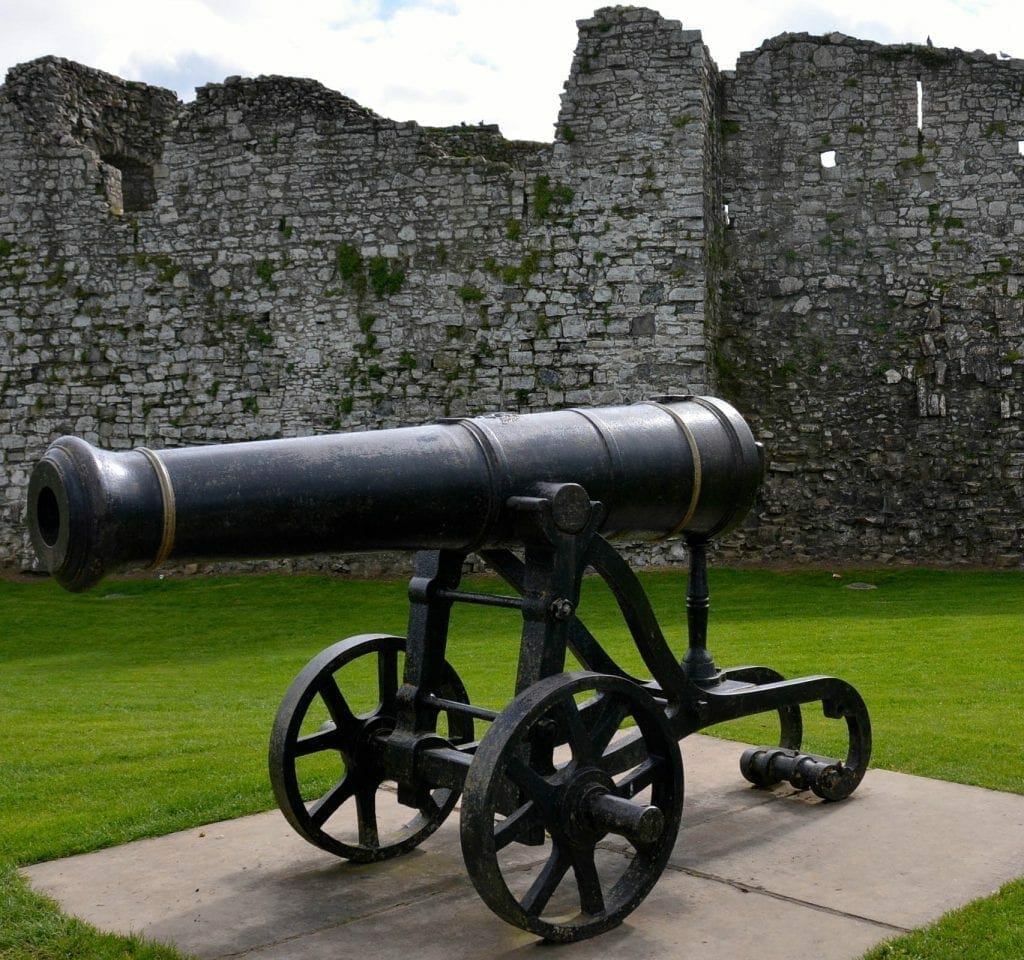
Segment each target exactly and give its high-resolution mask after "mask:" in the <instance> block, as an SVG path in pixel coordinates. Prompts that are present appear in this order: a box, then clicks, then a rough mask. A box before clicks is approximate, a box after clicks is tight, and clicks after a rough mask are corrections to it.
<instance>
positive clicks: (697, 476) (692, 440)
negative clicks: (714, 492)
mask: <svg viewBox="0 0 1024 960" xmlns="http://www.w3.org/2000/svg"><path fill="white" fill-rule="evenodd" d="M647 402H648V403H650V404H652V405H653V406H655V407H658V408H659V409H660V410H664V411H665V413H667V414H668V415H669V416H670V417H671V418H672V419H673V420H675V422H676V426H678V427H679V429H680V430H682V431H683V436H684V437H686V442H687V444H689V447H690V457H691V458H692V459H693V492H692V494H691V495H690V506H689V507H688V508H687V510H686V515H685V516H684V517H683V519H682V520H680V521H679V525H678V526H677V527H676V528H675V530H673V531H672V532H671V533H670V534H669V536H670V537H675V536H678V535H679V534H680V533H682V532H683V531H684V530H685V529H686V527H687V525H688V524H689V522H690V521H691V520H692V519H693V515H694V514H695V513H696V512H697V504H698V503H699V502H700V486H701V473H702V467H701V461H700V448H699V447H698V446H697V438H696V437H695V436H694V435H693V431H692V430H690V428H689V427H688V426H687V425H686V421H685V420H684V419H683V418H682V417H681V416H679V414H678V413H676V412H675V410H673V409H672V408H671V407H670V406H668V405H667V404H664V403H659V402H658V401H657V400H648V401H647Z"/></svg>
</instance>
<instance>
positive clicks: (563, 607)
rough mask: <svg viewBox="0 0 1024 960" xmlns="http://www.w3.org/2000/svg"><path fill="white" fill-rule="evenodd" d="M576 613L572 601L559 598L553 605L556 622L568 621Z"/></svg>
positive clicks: (552, 610)
mask: <svg viewBox="0 0 1024 960" xmlns="http://www.w3.org/2000/svg"><path fill="white" fill-rule="evenodd" d="M575 612H576V608H575V607H574V606H573V605H572V601H571V600H566V599H565V597H559V598H558V599H557V600H553V601H552V603H551V616H553V617H554V618H555V619H556V620H568V619H569V617H571V616H572V615H573V614H574V613H575Z"/></svg>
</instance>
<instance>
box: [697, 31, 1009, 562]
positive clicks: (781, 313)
mask: <svg viewBox="0 0 1024 960" xmlns="http://www.w3.org/2000/svg"><path fill="white" fill-rule="evenodd" d="M918 85H920V107H921V110H920V115H921V123H920V127H919V125H918ZM724 95H725V103H726V110H725V114H724V118H725V121H724V127H723V132H724V135H725V136H724V143H725V148H724V152H725V157H726V162H725V187H724V197H725V201H726V202H727V203H728V204H729V210H730V213H731V214H732V216H733V217H734V224H733V227H732V229H731V230H730V231H729V232H728V242H727V244H726V258H727V263H726V267H725V277H726V280H725V284H724V288H723V294H724V302H723V310H722V320H721V327H720V331H719V333H720V336H719V338H718V341H717V347H716V349H717V351H718V354H717V360H716V364H717V369H718V373H719V382H720V384H721V387H722V389H723V390H724V391H725V392H726V393H728V394H731V395H732V396H733V397H734V399H735V400H736V401H737V402H738V403H739V404H740V406H741V408H742V409H744V410H746V411H747V412H748V413H749V414H751V415H752V418H753V419H754V421H755V422H756V424H757V426H758V430H759V433H760V435H761V436H763V437H764V438H765V440H766V443H767V444H768V446H769V448H770V451H771V468H770V469H771V475H770V480H769V482H768V484H767V486H766V495H765V497H764V500H763V501H762V504H761V510H760V523H759V525H758V539H759V541H760V543H761V547H762V550H763V551H764V552H765V554H766V555H767V556H778V557H787V556H793V557H794V558H795V559H805V558H806V559H811V558H813V559H815V560H832V561H834V562H849V561H852V560H856V559H858V558H868V559H871V560H875V561H888V560H890V559H893V558H898V559H900V560H909V561H913V562H917V563H948V562H954V563H957V562H960V563H982V564H996V565H1007V564H1009V565H1019V564H1020V562H1021V534H1022V531H1024V518H1022V516H1021V505H1022V499H1024V483H1022V477H1024V432H1022V429H1024V424H1022V403H1024V395H1022V392H1021V386H1022V380H1024V256H1022V251H1021V241H1022V239H1024V192H1022V190H1021V187H1022V184H1024V156H1022V155H1021V146H1020V144H1021V141H1022V140H1024V125H1022V124H1024V63H1022V62H1020V61H1013V62H1009V63H1007V62H1003V61H999V60H997V59H996V58H995V57H989V56H984V55H981V54H965V53H962V52H960V51H956V52H953V51H944V50H936V49H932V48H930V47H927V46H923V47H922V46H902V47H894V46H880V45H878V44H873V43H867V42H864V41H858V40H854V39H852V38H850V37H845V36H841V35H833V36H831V37H826V38H815V37H808V36H805V35H800V36H792V35H789V36H783V37H780V38H777V39H776V40H773V41H770V42H768V43H766V44H764V45H763V46H762V47H761V49H760V50H758V51H755V52H754V53H750V54H745V55H744V56H743V58H742V59H741V61H740V63H739V64H738V66H737V70H736V73H735V76H733V77H731V78H730V79H728V80H727V82H726V84H725V87H724ZM830 151H834V160H835V165H834V166H832V167H826V166H823V165H822V159H821V158H822V154H828V153H829V152H830Z"/></svg>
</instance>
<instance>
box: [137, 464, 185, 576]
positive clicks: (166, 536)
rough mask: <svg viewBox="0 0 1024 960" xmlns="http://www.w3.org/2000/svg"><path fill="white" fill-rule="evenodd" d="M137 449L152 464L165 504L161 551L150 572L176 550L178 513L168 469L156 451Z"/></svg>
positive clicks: (150, 567) (161, 564)
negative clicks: (175, 535) (175, 529)
mask: <svg viewBox="0 0 1024 960" xmlns="http://www.w3.org/2000/svg"><path fill="white" fill-rule="evenodd" d="M135 449H136V450H138V451H139V453H141V454H142V455H143V456H144V457H145V458H146V459H147V460H148V461H149V462H150V464H152V466H153V472H154V473H155V474H156V480H157V483H158V484H160V495H161V496H162V498H163V503H164V527H163V535H162V537H161V538H160V549H159V550H157V552H156V556H155V557H154V558H153V562H152V563H151V564H150V565H149V566H148V567H147V569H148V570H155V569H156V568H157V567H162V566H163V565H164V563H165V562H166V560H167V558H168V557H169V556H170V555H171V551H172V550H173V549H174V528H175V525H176V523H177V513H176V511H175V507H174V487H173V486H171V475H170V474H169V473H168V472H167V467H166V466H165V465H164V462H163V460H161V459H160V458H159V457H158V456H157V455H156V453H155V452H154V451H152V450H150V449H149V448H148V447H136V448H135Z"/></svg>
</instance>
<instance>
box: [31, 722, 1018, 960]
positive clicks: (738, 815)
mask: <svg viewBox="0 0 1024 960" xmlns="http://www.w3.org/2000/svg"><path fill="white" fill-rule="evenodd" d="M682 746H683V752H684V758H685V763H686V777H687V790H686V805H685V809H684V814H683V828H682V830H681V831H680V835H679V840H678V843H677V844H676V848H675V851H674V853H673V856H672V858H671V860H670V861H669V865H668V867H667V868H666V870H665V872H664V873H663V874H662V876H661V879H660V880H659V881H658V884H657V885H656V886H655V888H654V890H653V892H652V893H651V894H650V895H649V896H648V898H647V899H646V900H645V901H644V903H643V904H641V906H640V907H639V908H638V909H637V910H636V911H634V912H633V913H632V914H631V915H630V916H629V917H628V918H627V920H626V922H625V923H624V924H623V925H622V926H621V927H619V928H618V929H616V930H613V931H611V932H609V933H607V934H605V935H603V936H601V937H598V938H597V939H595V940H589V941H584V942H582V943H578V944H573V945H571V946H568V947H565V948H562V949H564V950H566V951H567V952H568V953H571V954H572V956H573V957H574V958H577V957H578V958H590V957H595V958H596V957H606V956H608V955H615V954H616V953H617V952H620V951H621V952H623V953H627V952H628V954H629V955H632V956H638V957H644V958H648V960H658V958H663V957H664V958H669V957H671V958H673V960H676V958H678V957H679V956H685V955H687V954H689V953H691V952H693V955H695V956H700V957H701V958H702V960H718V958H721V960H745V958H755V957H756V958H757V960H783V958H786V960H788V958H791V957H792V956H793V953H794V944H795V943H799V942H805V943H813V952H814V956H815V957H816V958H821V960H847V958H851V960H852V958H855V957H859V956H860V955H861V954H862V953H863V952H864V951H865V950H867V949H868V948H870V947H871V946H873V945H874V944H876V943H878V942H880V941H881V940H884V939H887V938H888V937H890V936H893V935H895V934H898V933H900V932H901V931H903V930H906V929H910V928H913V927H916V926H921V925H922V924H925V923H928V922H930V921H932V920H934V919H936V918H938V917H939V916H941V915H942V914H943V913H945V912H946V911H948V910H950V909H952V908H954V907H956V906H959V905H961V904H964V903H967V902H968V901H970V900H973V899H976V898H978V897H981V896H986V895H988V894H990V893H992V892H993V891H994V890H996V889H997V888H998V887H999V886H1000V885H1001V884H1002V883H1004V882H1006V881H1007V880H1010V879H1012V878H1014V877H1015V876H1018V875H1020V873H1021V871H1022V869H1024V866H1022V865H1024V797H1022V796H1017V795H1013V794H1000V793H995V792H993V791H989V790H981V789H978V788H974V787H964V786H960V785H958V784H950V783H943V782H939V781H932V780H923V779H921V778H918V777H910V776H906V775H903V774H895V773H889V772H886V771H882V770H872V771H869V773H868V775H867V777H866V778H865V780H864V782H863V784H861V786H860V788H859V789H858V791H857V792H856V793H855V794H854V795H853V797H851V798H850V799H849V800H846V801H844V802H842V803H839V804H824V803H821V802H820V801H818V800H816V799H815V798H813V797H809V796H807V795H805V794H800V793H796V792H795V791H793V790H791V789H788V788H780V789H777V790H774V791H763V790H755V789H753V788H751V787H749V786H748V785H747V784H746V782H745V781H744V780H743V779H742V778H741V777H740V775H739V772H738V760H739V756H740V753H741V752H742V749H743V748H742V746H741V745H737V744H734V743H727V742H724V741H719V740H714V739H712V738H709V737H702V736H693V737H688V738H687V739H686V740H685V741H683V744H682ZM610 846H612V848H613V850H614V845H610ZM612 855H615V854H614V853H613V854H612ZM24 873H25V874H26V875H27V876H28V878H29V880H30V882H31V884H32V886H33V888H34V889H36V890H38V891H40V892H42V893H46V894H48V895H49V896H51V897H53V898H54V899H56V900H57V901H58V902H59V903H60V904H61V906H62V907H63V909H64V910H65V911H67V912H68V913H72V914H74V915H76V916H79V917H81V918H82V919H84V920H86V921H88V922H89V923H92V924H94V925H95V926H97V927H99V928H101V929H105V930H112V931H117V932H122V933H128V932H136V933H140V934H142V935H144V936H146V937H149V938H152V939H156V940H162V941H165V942H169V943H173V944H175V945H176V946H177V947H178V948H179V949H181V950H183V951H185V952H189V953H194V954H196V955H198V956H199V957H202V958H204V960H207V958H208V960H215V958H226V957H245V958H247V960H298V958H300V957H301V958H303V960H320V958H324V960H327V958H328V957H330V958H331V960H334V958H336V957H338V956H340V955H344V956H359V955H362V956H364V957H366V958H371V957H372V958H374V960H389V958H398V957H401V958H406V957H408V956H415V957H416V958H417V960H434V958H436V960H463V958H465V960H469V958H477V957H495V958H505V957H509V958H511V957H514V956H516V955H517V954H519V953H521V952H522V951H524V950H529V949H534V947H535V945H536V943H537V940H536V938H534V937H533V936H531V935H530V934H527V933H524V932H523V931H520V930H517V929H516V928H514V927H510V926H508V925H507V924H505V923H503V922H502V921H501V920H499V919H498V918H497V917H496V916H494V915H493V914H492V913H491V912H490V910H488V909H487V907H486V906H485V905H484V904H483V903H482V901H481V900H480V899H479V898H478V897H477V894H476V892H475V890H474V889H473V886H472V884H471V883H470V881H469V878H468V876H467V875H466V871H465V867H464V865H463V863H462V855H461V850H460V846H459V829H458V817H457V815H453V816H452V817H451V818H449V820H448V822H446V823H445V824H444V825H443V826H442V827H441V829H440V830H439V831H438V832H437V833H436V834H435V835H434V836H432V837H430V838H429V839H428V840H426V841H425V842H424V843H423V845H422V846H421V847H420V848H418V849H417V850H415V851H413V852H412V853H410V854H408V855H407V856H405V857H401V858H399V859H397V860H391V861H388V862H385V863H382V864H373V865H366V866H360V865H356V864H350V863H347V862H344V861H339V860H337V859H336V858H334V857H333V856H331V855H329V854H326V853H323V852H322V851H320V850H318V849H316V848H314V847H311V846H310V845H309V844H307V843H306V842H305V841H303V840H301V839H300V838H299V837H298V836H296V835H295V834H294V833H293V832H292V831H291V829H290V828H289V827H288V825H287V824H286V823H285V821H284V818H283V817H282V816H281V815H280V814H279V813H278V812H277V811H273V812H271V813H266V814H259V815H257V816H254V817H245V818H242V819H239V820H233V821H228V822H224V823H216V824H212V825H210V826H207V827H204V828H200V829H195V830H187V831H183V832H181V833H178V834H173V835H171V836H167V837H159V838H155V839H151V840H142V841H139V842H137V843H132V844H127V845H125V846H122V847H117V848H113V849H110V850H102V851H98V852H96V853H91V854H86V855H84V856H79V857H71V858H68V859H66V860H58V861H53V862H51V863H44V864H38V865H36V866H33V867H29V868H27V869H26V870H25V871H24Z"/></svg>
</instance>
